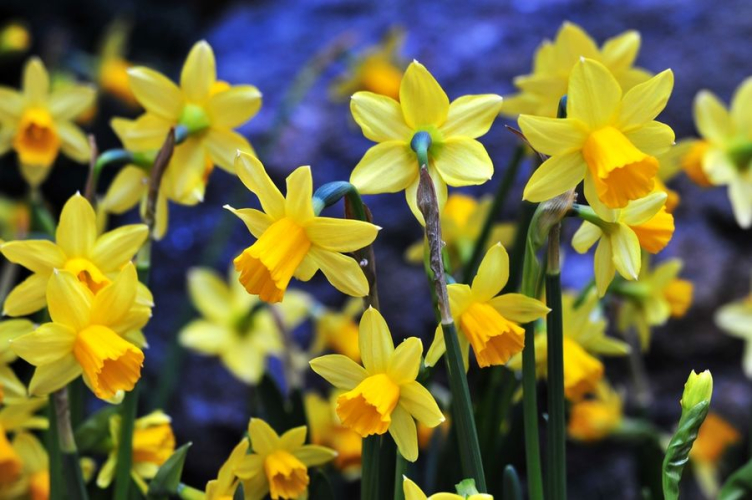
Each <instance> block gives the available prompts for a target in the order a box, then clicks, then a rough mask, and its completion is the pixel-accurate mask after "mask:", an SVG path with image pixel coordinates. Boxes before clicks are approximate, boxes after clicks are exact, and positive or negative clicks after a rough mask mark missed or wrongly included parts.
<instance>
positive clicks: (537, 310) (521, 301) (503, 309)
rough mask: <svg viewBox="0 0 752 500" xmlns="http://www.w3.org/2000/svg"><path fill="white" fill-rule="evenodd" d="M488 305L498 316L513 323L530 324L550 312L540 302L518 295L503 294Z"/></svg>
mask: <svg viewBox="0 0 752 500" xmlns="http://www.w3.org/2000/svg"><path fill="white" fill-rule="evenodd" d="M489 305H490V306H491V307H493V308H494V309H496V310H497V311H498V312H499V314H501V315H502V316H504V317H505V318H506V319H509V320H512V321H514V322H515V323H520V324H523V323H530V322H531V321H535V320H536V319H539V318H542V317H543V316H545V315H546V314H548V311H549V310H550V309H549V308H548V307H546V304H544V303H543V302H541V301H540V300H536V299H533V298H532V297H527V296H525V295H522V294H520V293H505V294H504V295H501V296H499V297H495V298H493V299H491V301H490V302H489Z"/></svg>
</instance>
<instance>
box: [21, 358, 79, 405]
mask: <svg viewBox="0 0 752 500" xmlns="http://www.w3.org/2000/svg"><path fill="white" fill-rule="evenodd" d="M79 375H81V366H79V364H78V361H76V358H75V357H74V356H73V354H68V355H66V356H64V357H62V358H61V359H59V360H57V361H55V362H54V363H50V364H48V365H42V366H38V367H37V369H36V370H34V375H33V376H32V377H31V382H29V394H31V395H32V396H46V395H47V394H50V393H53V392H55V391H57V390H58V389H62V388H63V387H65V386H66V385H68V384H69V383H70V382H71V381H72V380H73V379H75V378H76V377H78V376H79Z"/></svg>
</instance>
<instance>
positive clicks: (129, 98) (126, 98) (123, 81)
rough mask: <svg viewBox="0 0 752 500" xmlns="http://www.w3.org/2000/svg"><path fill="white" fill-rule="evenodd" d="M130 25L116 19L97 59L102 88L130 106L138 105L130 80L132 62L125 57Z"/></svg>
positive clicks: (110, 26)
mask: <svg viewBox="0 0 752 500" xmlns="http://www.w3.org/2000/svg"><path fill="white" fill-rule="evenodd" d="M129 32H130V25H129V24H128V23H127V22H124V21H123V20H122V19H116V20H115V21H113V22H112V24H110V25H109V26H108V27H107V30H106V31H105V35H104V41H103V42H102V48H101V50H100V52H99V60H98V61H97V62H98V64H97V75H96V76H97V81H98V82H99V86H100V87H101V89H102V90H103V91H105V92H107V93H108V94H110V95H112V96H115V97H117V98H118V99H119V100H120V101H121V102H123V103H125V104H127V105H128V106H131V107H135V106H138V101H136V97H135V96H134V95H133V91H132V90H131V87H130V84H129V82H128V70H129V69H130V68H131V66H132V65H131V64H130V63H129V62H128V61H127V60H126V59H125V51H126V48H127V41H128V35H129Z"/></svg>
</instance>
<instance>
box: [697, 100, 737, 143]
mask: <svg viewBox="0 0 752 500" xmlns="http://www.w3.org/2000/svg"><path fill="white" fill-rule="evenodd" d="M694 115H695V125H696V126H697V130H698V132H700V135H701V136H702V137H704V138H705V139H708V140H709V141H712V142H717V143H723V142H725V141H726V140H728V139H729V138H731V137H733V135H734V125H733V123H732V121H731V116H730V115H729V112H728V111H727V110H726V107H725V106H724V105H723V103H721V101H719V100H718V98H717V97H716V96H715V95H714V94H713V93H712V92H709V91H707V90H702V91H700V92H699V93H698V94H697V96H696V97H695V103H694Z"/></svg>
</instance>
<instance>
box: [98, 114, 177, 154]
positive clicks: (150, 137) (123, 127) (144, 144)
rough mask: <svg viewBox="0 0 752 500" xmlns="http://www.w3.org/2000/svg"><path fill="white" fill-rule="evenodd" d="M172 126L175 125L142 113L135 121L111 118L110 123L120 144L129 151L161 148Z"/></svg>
mask: <svg viewBox="0 0 752 500" xmlns="http://www.w3.org/2000/svg"><path fill="white" fill-rule="evenodd" d="M173 125H175V123H174V122H172V121H170V120H169V119H166V118H164V117H162V116H158V115H154V114H151V113H144V114H143V115H141V116H139V117H138V118H136V119H135V120H127V119H125V118H113V119H112V120H111V121H110V126H111V127H112V130H114V131H115V134H116V135H117V136H118V139H120V142H122V143H123V145H124V146H125V148H126V149H129V150H131V151H147V150H150V149H154V150H157V149H159V148H161V147H162V144H164V141H165V139H166V138H167V134H168V133H169V131H170V127H172V126H173Z"/></svg>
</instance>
